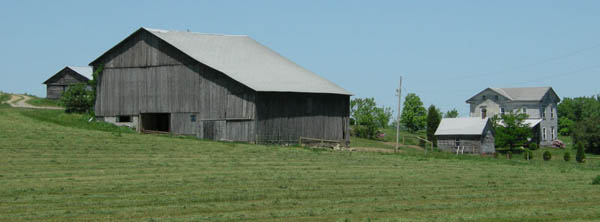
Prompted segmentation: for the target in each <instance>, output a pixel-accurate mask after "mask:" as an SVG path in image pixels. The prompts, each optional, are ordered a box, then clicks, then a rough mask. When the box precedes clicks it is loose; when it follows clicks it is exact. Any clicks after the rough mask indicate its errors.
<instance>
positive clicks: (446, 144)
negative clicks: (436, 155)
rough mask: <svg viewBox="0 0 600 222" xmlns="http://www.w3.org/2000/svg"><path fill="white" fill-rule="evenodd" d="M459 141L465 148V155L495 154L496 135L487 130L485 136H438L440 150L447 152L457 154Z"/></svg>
mask: <svg viewBox="0 0 600 222" xmlns="http://www.w3.org/2000/svg"><path fill="white" fill-rule="evenodd" d="M457 138H458V139H459V141H460V146H461V147H464V153H474V154H481V153H494V152H496V148H495V146H494V142H495V141H494V134H493V133H492V132H491V131H489V130H486V133H485V134H484V135H453V136H437V146H438V149H440V150H443V151H447V152H456V139H457Z"/></svg>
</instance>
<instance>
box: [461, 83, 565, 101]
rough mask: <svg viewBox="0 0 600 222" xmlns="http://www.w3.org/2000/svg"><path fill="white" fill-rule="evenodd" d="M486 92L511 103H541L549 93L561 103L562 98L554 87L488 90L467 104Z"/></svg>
mask: <svg viewBox="0 0 600 222" xmlns="http://www.w3.org/2000/svg"><path fill="white" fill-rule="evenodd" d="M486 90H491V91H494V92H496V93H498V94H500V95H502V96H504V97H506V98H507V99H509V100H511V101H541V100H542V99H544V96H546V94H547V93H551V95H552V96H554V97H556V99H557V100H558V101H560V97H558V95H557V94H556V92H554V90H553V89H552V87H549V86H547V87H523V88H487V89H484V90H483V91H481V92H479V93H477V94H476V95H475V96H473V97H471V98H469V99H468V100H467V103H468V102H469V101H471V100H473V99H474V98H475V97H477V96H479V94H481V93H483V92H485V91H486Z"/></svg>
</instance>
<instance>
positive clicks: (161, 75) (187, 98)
mask: <svg viewBox="0 0 600 222" xmlns="http://www.w3.org/2000/svg"><path fill="white" fill-rule="evenodd" d="M92 65H93V66H94V70H97V69H98V67H99V66H100V65H103V66H104V69H103V71H102V72H101V73H100V75H99V78H98V87H97V100H96V107H95V111H96V115H98V116H100V117H102V116H119V115H139V114H140V113H170V114H171V117H170V118H171V125H170V126H171V132H173V133H175V134H186V135H196V136H197V137H199V138H204V139H214V140H231V141H257V140H258V142H270V141H277V142H284V141H290V142H291V141H293V142H296V141H298V138H299V137H301V136H302V137H311V138H319V139H327V140H340V141H345V142H346V144H348V142H349V131H348V125H349V118H348V117H349V102H350V100H349V96H347V95H332V94H306V93H257V92H255V91H254V90H252V89H250V88H248V87H246V86H244V85H242V84H240V83H239V82H237V81H235V80H233V79H231V78H229V77H228V76H227V75H225V74H223V73H221V72H219V71H217V70H214V69H212V68H210V67H208V66H206V65H204V64H201V63H199V62H197V61H195V60H193V59H191V58H189V57H188V56H187V55H185V54H183V53H181V52H180V51H179V50H177V49H175V48H174V47H172V46H171V45H169V44H167V43H165V42H163V41H162V40H160V39H158V38H156V37H155V36H153V35H152V34H150V33H147V32H146V31H144V30H142V31H140V32H139V33H137V34H134V35H132V36H131V37H130V38H128V39H126V40H125V41H123V42H121V43H120V44H119V45H117V46H115V47H114V48H113V49H112V50H110V51H109V52H107V53H106V54H105V55H104V56H102V57H101V58H100V59H98V60H96V61H95V62H94V63H93V64H92ZM259 101H260V105H259V106H260V107H259V106H257V105H256V104H257V102H259ZM191 115H195V116H196V118H195V121H193V120H192V118H191ZM257 120H258V121H257Z"/></svg>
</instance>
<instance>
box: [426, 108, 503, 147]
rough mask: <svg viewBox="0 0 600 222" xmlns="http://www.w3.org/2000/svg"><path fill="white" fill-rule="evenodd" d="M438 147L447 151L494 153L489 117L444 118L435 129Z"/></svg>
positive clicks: (492, 132)
mask: <svg viewBox="0 0 600 222" xmlns="http://www.w3.org/2000/svg"><path fill="white" fill-rule="evenodd" d="M435 136H436V138H437V146H438V149H440V150H443V151H448V152H457V151H458V152H461V153H474V154H485V153H494V152H495V151H496V149H495V146H494V142H495V140H494V129H493V127H492V124H491V121H490V119H489V118H483V119H482V118H473V117H469V118H444V119H442V121H441V122H440V125H439V126H438V128H437V130H436V131H435Z"/></svg>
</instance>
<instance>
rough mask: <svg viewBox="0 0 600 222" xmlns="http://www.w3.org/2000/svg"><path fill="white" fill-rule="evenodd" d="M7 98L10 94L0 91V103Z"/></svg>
mask: <svg viewBox="0 0 600 222" xmlns="http://www.w3.org/2000/svg"><path fill="white" fill-rule="evenodd" d="M9 99H10V94H8V93H4V92H2V91H0V104H1V103H4V102H5V101H8V100H9Z"/></svg>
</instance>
